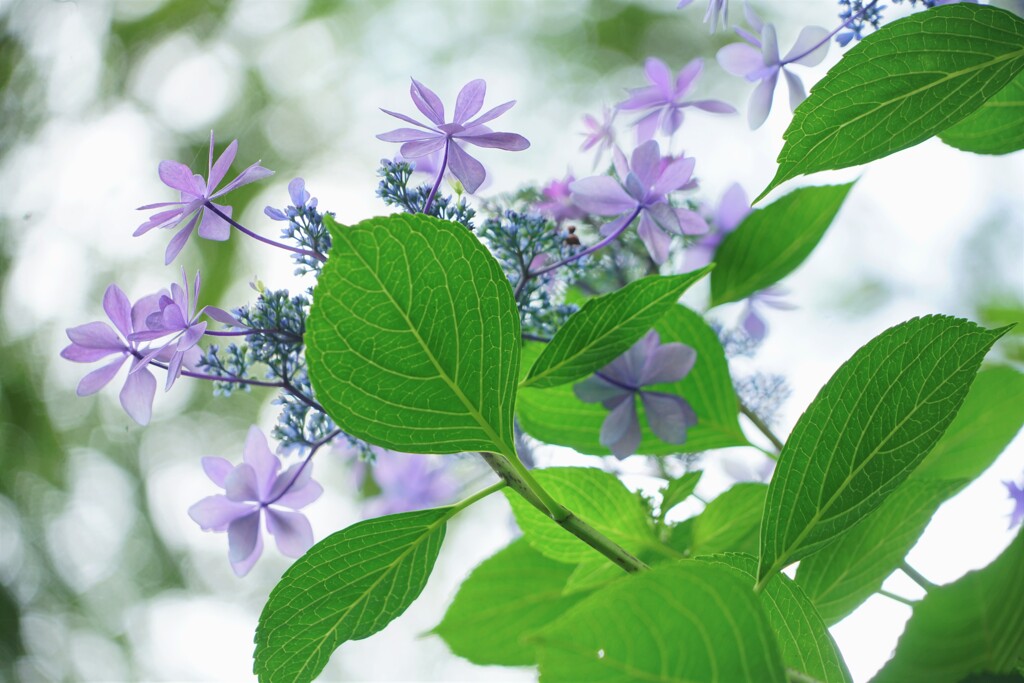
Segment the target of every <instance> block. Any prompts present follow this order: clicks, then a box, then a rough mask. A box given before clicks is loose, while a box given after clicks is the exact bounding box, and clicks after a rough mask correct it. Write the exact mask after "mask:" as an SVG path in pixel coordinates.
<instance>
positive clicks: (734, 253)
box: [711, 183, 853, 306]
mask: <svg viewBox="0 0 1024 683" xmlns="http://www.w3.org/2000/svg"><path fill="white" fill-rule="evenodd" d="M851 187H853V183H848V184H846V185H824V186H821V187H802V188H800V189H798V190H794V191H793V192H790V193H789V194H787V195H786V196H785V197H781V198H780V199H778V200H776V201H774V202H772V203H771V204H769V205H768V206H766V207H764V208H763V209H755V210H754V211H753V212H751V213H750V215H749V216H747V217H746V218H745V219H744V220H743V222H742V223H740V225H739V227H738V228H736V230H735V231H734V232H731V233H729V234H728V235H726V236H725V239H724V240H723V241H722V244H721V246H719V247H718V250H717V251H716V252H715V262H716V263H717V264H718V265H717V267H716V268H715V271H714V272H713V273H712V274H711V305H712V306H717V305H719V304H724V303H727V302H729V301H739V300H740V299H744V298H746V297H748V296H750V295H751V294H753V293H754V292H756V291H758V290H759V289H764V288H765V287H769V286H771V285H773V284H775V283H776V282H778V281H779V280H781V279H782V278H784V277H786V276H787V275H789V274H790V273H791V272H793V271H794V270H795V269H796V267H797V266H799V265H800V264H801V263H803V262H804V259H806V258H807V257H808V256H809V255H810V253H811V251H813V250H814V248H815V247H816V246H818V242H820V241H821V238H822V237H823V236H824V235H825V231H826V230H828V227H829V226H830V225H832V220H833V219H834V218H835V217H836V214H837V213H838V212H839V207H841V206H842V205H843V201H844V200H845V199H846V195H847V194H848V193H849V192H850V188H851Z"/></svg>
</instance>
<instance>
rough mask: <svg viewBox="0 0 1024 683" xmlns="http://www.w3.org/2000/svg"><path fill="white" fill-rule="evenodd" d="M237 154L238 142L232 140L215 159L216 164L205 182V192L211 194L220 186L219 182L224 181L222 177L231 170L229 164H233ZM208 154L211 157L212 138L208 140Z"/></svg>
mask: <svg viewBox="0 0 1024 683" xmlns="http://www.w3.org/2000/svg"><path fill="white" fill-rule="evenodd" d="M237 153H238V140H232V141H231V144H230V145H228V146H227V148H225V149H224V151H223V152H221V153H220V156H219V157H218V158H217V163H215V164H214V165H213V167H212V168H211V169H210V177H209V178H207V180H206V189H207V192H212V191H214V190H215V189H217V186H218V185H220V181H222V180H224V175H225V174H227V172H228V169H229V168H231V164H233V163H234V162H235V154H237ZM210 154H211V155H213V138H212V137H211V138H210Z"/></svg>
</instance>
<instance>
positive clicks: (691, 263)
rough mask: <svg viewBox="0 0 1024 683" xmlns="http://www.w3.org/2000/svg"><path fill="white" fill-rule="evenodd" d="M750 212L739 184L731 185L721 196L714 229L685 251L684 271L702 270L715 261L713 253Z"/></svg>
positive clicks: (745, 194) (745, 195) (748, 202)
mask: <svg viewBox="0 0 1024 683" xmlns="http://www.w3.org/2000/svg"><path fill="white" fill-rule="evenodd" d="M750 212H751V208H750V201H749V200H748V199H747V193H746V192H744V191H743V188H742V187H741V186H740V184H739V183H733V184H732V185H730V186H729V188H728V189H727V190H726V191H725V194H723V195H722V199H721V201H720V202H719V203H718V210H717V211H715V221H714V222H715V229H714V231H712V232H709V233H708V234H706V235H704V236H702V237H701V238H700V239H699V240H698V241H697V242H696V243H695V244H693V245H691V246H689V247H687V249H686V254H685V256H686V260H685V264H686V269H687V270H696V269H698V268H703V267H704V266H706V265H707V264H709V263H711V262H712V261H714V260H715V252H716V251H717V250H718V247H719V245H721V244H722V240H723V239H725V236H726V235H728V234H729V233H730V232H732V231H733V230H735V229H736V228H738V227H739V225H740V223H742V222H743V219H744V218H746V217H747V216H748V215H749V214H750Z"/></svg>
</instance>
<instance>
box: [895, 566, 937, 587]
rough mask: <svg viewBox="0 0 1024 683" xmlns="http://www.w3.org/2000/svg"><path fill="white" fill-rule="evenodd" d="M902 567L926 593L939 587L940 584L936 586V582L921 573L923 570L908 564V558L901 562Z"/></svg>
mask: <svg viewBox="0 0 1024 683" xmlns="http://www.w3.org/2000/svg"><path fill="white" fill-rule="evenodd" d="M900 569H902V570H903V573H904V574H906V575H907V576H909V577H910V578H912V579H913V580H914V583H916V584H917V585H918V586H920V587H921V588H923V589H924V592H925V593H927V592H929V591H931V590H933V589H935V588H938V586H936V585H935V584H934V583H932V582H931V581H929V580H928V579H926V578H924V577H923V576H922V575H921V572H919V571H917V570H916V569H914V568H913V567H911V566H910V565H909V564H907V561H906V560H903V561H902V562H900Z"/></svg>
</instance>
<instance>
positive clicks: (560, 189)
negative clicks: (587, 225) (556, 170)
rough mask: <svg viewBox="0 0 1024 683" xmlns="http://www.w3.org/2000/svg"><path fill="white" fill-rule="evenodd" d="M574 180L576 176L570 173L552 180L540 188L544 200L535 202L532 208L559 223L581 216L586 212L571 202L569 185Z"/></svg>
mask: <svg viewBox="0 0 1024 683" xmlns="http://www.w3.org/2000/svg"><path fill="white" fill-rule="evenodd" d="M574 182H576V177H575V176H573V174H572V173H567V174H566V175H565V177H564V178H562V179H561V180H552V181H551V182H550V183H548V184H547V185H545V186H544V189H543V190H541V194H542V195H543V196H544V200H543V201H540V202H537V204H535V205H534V208H536V209H537V211H539V212H541V213H542V214H544V215H545V216H550V217H551V218H552V219H553V220H554V221H555V223H559V224H560V223H562V221H566V220H576V219H579V218H583V217H584V216H586V215H587V212H586V211H584V210H583V209H581V208H580V207H578V206H576V204H574V203H573V201H572V192H571V191H570V190H569V186H570V185H572V184H573V183H574Z"/></svg>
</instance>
